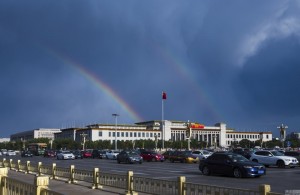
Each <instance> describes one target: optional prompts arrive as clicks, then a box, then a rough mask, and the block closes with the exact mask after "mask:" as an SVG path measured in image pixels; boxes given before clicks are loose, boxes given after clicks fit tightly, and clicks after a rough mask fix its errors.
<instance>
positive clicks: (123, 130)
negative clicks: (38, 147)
mask: <svg viewBox="0 0 300 195" xmlns="http://www.w3.org/2000/svg"><path fill="white" fill-rule="evenodd" d="M43 134H44V135H45V137H48V138H51V139H60V138H68V139H73V140H75V141H78V142H81V141H82V139H86V140H90V141H97V140H110V141H111V142H114V141H115V140H123V141H126V140H129V141H133V140H140V139H150V140H155V139H157V140H162V139H163V140H165V141H176V140H186V139H189V138H190V139H196V140H198V141H205V142H207V143H208V144H209V145H213V146H216V147H225V148H227V147H230V146H232V145H233V144H234V143H237V142H239V141H241V140H242V139H248V140H250V141H252V142H254V141H257V140H261V141H263V142H267V141H270V140H272V133H271V132H261V131H256V132H253V131H251V132H250V131H249V132H244V131H235V130H234V129H230V128H227V126H226V124H224V123H217V124H215V125H214V126H205V125H203V124H199V123H196V122H188V121H171V120H164V121H160V120H158V121H156V120H154V121H145V122H139V123H135V124H133V125H128V124H119V125H117V124H93V125H88V126H86V127H83V128H67V129H36V130H33V131H25V132H21V133H17V134H14V135H11V140H20V139H22V140H28V138H37V137H41V136H42V135H43Z"/></svg>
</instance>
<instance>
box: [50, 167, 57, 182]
mask: <svg viewBox="0 0 300 195" xmlns="http://www.w3.org/2000/svg"><path fill="white" fill-rule="evenodd" d="M50 179H56V163H53V164H52V177H50Z"/></svg>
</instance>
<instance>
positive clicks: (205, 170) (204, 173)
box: [202, 166, 210, 175]
mask: <svg viewBox="0 0 300 195" xmlns="http://www.w3.org/2000/svg"><path fill="white" fill-rule="evenodd" d="M202 174H203V175H210V170H209V168H208V167H207V166H205V167H203V169H202Z"/></svg>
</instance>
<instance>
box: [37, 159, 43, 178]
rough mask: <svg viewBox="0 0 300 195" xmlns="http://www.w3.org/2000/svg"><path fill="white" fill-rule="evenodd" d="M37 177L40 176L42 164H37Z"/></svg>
mask: <svg viewBox="0 0 300 195" xmlns="http://www.w3.org/2000/svg"><path fill="white" fill-rule="evenodd" d="M37 171H38V172H37V176H41V175H42V162H38V167H37Z"/></svg>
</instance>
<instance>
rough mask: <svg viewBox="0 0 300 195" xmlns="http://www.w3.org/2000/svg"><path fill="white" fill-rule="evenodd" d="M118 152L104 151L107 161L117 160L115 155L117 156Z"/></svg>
mask: <svg viewBox="0 0 300 195" xmlns="http://www.w3.org/2000/svg"><path fill="white" fill-rule="evenodd" d="M119 153H120V152H119V151H114V150H109V151H106V153H105V156H106V158H107V159H117V155H118V154H119Z"/></svg>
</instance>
